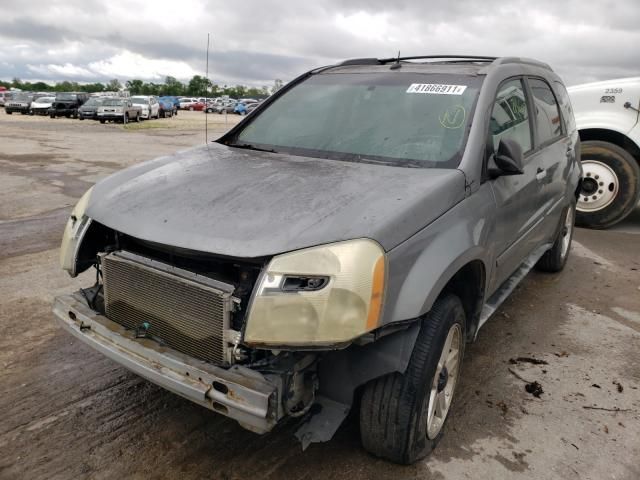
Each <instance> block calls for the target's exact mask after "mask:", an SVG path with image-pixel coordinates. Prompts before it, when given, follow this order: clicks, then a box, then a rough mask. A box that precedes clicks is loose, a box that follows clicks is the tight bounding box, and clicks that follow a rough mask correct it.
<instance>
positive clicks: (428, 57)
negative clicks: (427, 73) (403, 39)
mask: <svg viewBox="0 0 640 480" xmlns="http://www.w3.org/2000/svg"><path fill="white" fill-rule="evenodd" d="M445 58H451V59H455V60H462V61H465V60H468V61H472V62H493V61H494V60H496V58H497V57H486V56H482V55H417V56H414V57H392V58H381V59H380V60H378V62H379V63H382V64H384V63H390V62H397V61H402V60H442V59H445Z"/></svg>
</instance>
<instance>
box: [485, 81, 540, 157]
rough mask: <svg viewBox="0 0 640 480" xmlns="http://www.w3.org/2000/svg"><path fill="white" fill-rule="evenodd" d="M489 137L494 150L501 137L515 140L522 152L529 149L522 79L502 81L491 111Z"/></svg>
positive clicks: (527, 113) (528, 123)
mask: <svg viewBox="0 0 640 480" xmlns="http://www.w3.org/2000/svg"><path fill="white" fill-rule="evenodd" d="M490 130H491V139H492V141H493V149H494V151H497V150H498V144H499V143H500V140H502V139H503V138H505V139H510V140H514V141H516V142H517V143H518V144H519V145H520V147H522V151H523V152H524V153H526V152H528V151H529V150H531V123H530V120H529V111H528V108H527V100H526V97H525V93H524V86H523V84H522V80H520V79H517V80H509V81H507V82H505V83H503V84H502V85H501V86H500V89H499V90H498V94H497V95H496V100H495V103H494V104H493V109H492V111H491V120H490Z"/></svg>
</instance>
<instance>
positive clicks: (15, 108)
mask: <svg viewBox="0 0 640 480" xmlns="http://www.w3.org/2000/svg"><path fill="white" fill-rule="evenodd" d="M4 110H5V111H6V112H16V113H28V112H29V107H22V106H17V105H5V107H4Z"/></svg>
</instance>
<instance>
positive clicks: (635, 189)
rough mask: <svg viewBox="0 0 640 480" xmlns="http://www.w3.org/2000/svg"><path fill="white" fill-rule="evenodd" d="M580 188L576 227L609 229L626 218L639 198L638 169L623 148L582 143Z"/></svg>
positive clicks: (596, 142) (639, 180) (636, 163)
mask: <svg viewBox="0 0 640 480" xmlns="http://www.w3.org/2000/svg"><path fill="white" fill-rule="evenodd" d="M581 156H582V170H583V177H582V185H581V189H580V194H579V196H578V205H577V212H576V224H577V225H580V226H584V227H589V228H609V227H611V226H612V225H614V224H616V223H618V222H619V221H620V220H622V219H624V218H625V217H626V216H627V215H629V214H630V213H631V212H632V211H633V209H634V208H635V206H636V205H637V204H638V200H639V199H640V166H638V162H636V160H635V159H634V158H633V156H632V155H631V154H630V153H629V152H627V151H626V150H625V149H623V148H621V147H619V146H617V145H614V144H613V143H609V142H601V141H599V140H589V141H586V142H583V143H582V148H581Z"/></svg>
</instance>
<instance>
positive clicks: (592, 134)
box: [578, 128, 640, 165]
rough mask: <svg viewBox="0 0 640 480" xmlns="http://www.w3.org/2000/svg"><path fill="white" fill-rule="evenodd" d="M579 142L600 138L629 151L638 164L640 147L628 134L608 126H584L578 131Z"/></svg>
mask: <svg viewBox="0 0 640 480" xmlns="http://www.w3.org/2000/svg"><path fill="white" fill-rule="evenodd" d="M578 134H579V135H580V142H586V141H589V140H600V141H602V142H609V143H613V144H614V145H617V146H618V147H620V148H623V149H625V150H626V151H627V152H629V153H630V154H631V155H632V156H633V158H634V159H635V160H636V162H637V163H638V165H640V147H638V145H637V144H636V142H634V141H633V140H632V139H631V138H630V137H629V136H628V135H625V134H624V133H621V132H619V131H617V130H611V129H609V128H584V129H582V130H579V131H578Z"/></svg>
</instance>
